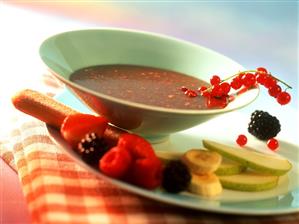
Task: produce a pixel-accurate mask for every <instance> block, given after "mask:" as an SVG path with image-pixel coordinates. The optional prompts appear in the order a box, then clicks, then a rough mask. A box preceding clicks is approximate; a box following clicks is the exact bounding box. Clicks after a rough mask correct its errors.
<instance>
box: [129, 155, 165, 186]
mask: <svg viewBox="0 0 299 224" xmlns="http://www.w3.org/2000/svg"><path fill="white" fill-rule="evenodd" d="M162 171H163V166H162V163H161V161H160V160H159V159H158V158H157V157H151V158H141V159H137V160H135V161H134V162H133V163H132V167H131V169H130V171H129V172H128V177H127V178H128V181H130V182H131V183H133V184H135V185H137V186H140V187H144V188H146V189H154V188H156V187H158V186H160V184H161V181H162Z"/></svg>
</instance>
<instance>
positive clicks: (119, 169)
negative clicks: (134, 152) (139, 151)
mask: <svg viewBox="0 0 299 224" xmlns="http://www.w3.org/2000/svg"><path fill="white" fill-rule="evenodd" d="M131 165H132V156H131V154H130V152H129V151H128V150H127V149H125V148H122V147H120V146H115V147H113V148H111V149H110V150H109V151H108V152H107V153H106V154H105V155H104V156H103V157H102V158H101V159H100V162H99V169H100V170H101V171H102V172H103V173H104V174H106V175H108V176H110V177H113V178H123V177H124V176H125V175H126V174H127V172H128V170H129V169H130V167H131Z"/></svg>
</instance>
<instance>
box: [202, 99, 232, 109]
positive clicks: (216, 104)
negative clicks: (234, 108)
mask: <svg viewBox="0 0 299 224" xmlns="http://www.w3.org/2000/svg"><path fill="white" fill-rule="evenodd" d="M227 104H228V98H227V96H222V97H213V96H208V97H207V107H208V108H225V107H226V106H227Z"/></svg>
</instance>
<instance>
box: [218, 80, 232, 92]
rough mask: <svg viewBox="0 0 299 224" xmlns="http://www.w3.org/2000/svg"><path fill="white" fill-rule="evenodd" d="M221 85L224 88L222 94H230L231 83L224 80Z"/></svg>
mask: <svg viewBox="0 0 299 224" xmlns="http://www.w3.org/2000/svg"><path fill="white" fill-rule="evenodd" d="M220 87H221V89H222V94H223V95H228V93H229V91H230V88H231V87H230V84H228V83H227V82H223V83H221V84H220Z"/></svg>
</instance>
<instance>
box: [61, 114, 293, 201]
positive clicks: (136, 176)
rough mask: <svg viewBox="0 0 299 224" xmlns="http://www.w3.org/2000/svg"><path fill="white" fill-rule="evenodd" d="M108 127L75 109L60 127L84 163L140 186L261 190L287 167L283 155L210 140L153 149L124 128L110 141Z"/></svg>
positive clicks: (208, 191) (207, 193) (203, 191)
mask: <svg viewBox="0 0 299 224" xmlns="http://www.w3.org/2000/svg"><path fill="white" fill-rule="evenodd" d="M108 127H109V125H108V121H107V120H106V119H105V118H103V117H100V116H95V115H90V114H79V113H78V114H70V115H69V116H67V117H66V118H65V119H64V121H63V123H62V125H61V129H60V131H61V134H62V136H63V137H64V138H65V140H66V141H67V142H69V144H70V145H71V146H72V147H73V148H74V150H75V151H76V152H77V153H78V154H79V155H80V156H81V158H82V159H83V160H84V161H85V162H87V163H88V164H90V165H92V166H94V167H97V168H98V169H99V170H100V171H101V172H102V173H103V174H105V175H107V176H110V177H112V178H117V179H120V180H123V181H126V182H128V183H131V184H134V185H136V186H139V187H142V188H145V189H155V188H157V187H162V188H163V189H164V190H165V191H167V192H170V193H179V192H181V191H189V192H191V193H194V194H198V195H200V196H204V197H213V196H217V195H219V194H221V192H222V188H227V189H232V190H239V191H263V190H268V189H271V188H273V187H275V186H277V184H278V180H279V176H280V175H284V174H285V173H287V172H288V171H289V170H290V169H291V168H292V165H291V163H290V162H289V161H288V160H286V159H284V158H281V157H278V156H272V155H266V154H262V153H259V152H256V151H254V150H249V149H246V148H245V147H242V148H241V149H240V148H235V147H232V146H228V145H224V144H222V143H218V142H215V141H210V140H203V146H204V147H205V148H203V149H190V150H188V151H186V152H184V153H182V152H173V151H166V150H165V151H154V149H153V147H152V145H151V144H150V143H149V142H148V141H147V140H145V139H144V138H142V137H140V136H138V135H136V134H131V133H127V132H124V133H122V134H120V136H119V137H118V139H117V141H113V142H114V143H113V144H111V142H109V141H107V139H106V136H105V133H106V129H107V128H108Z"/></svg>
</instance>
